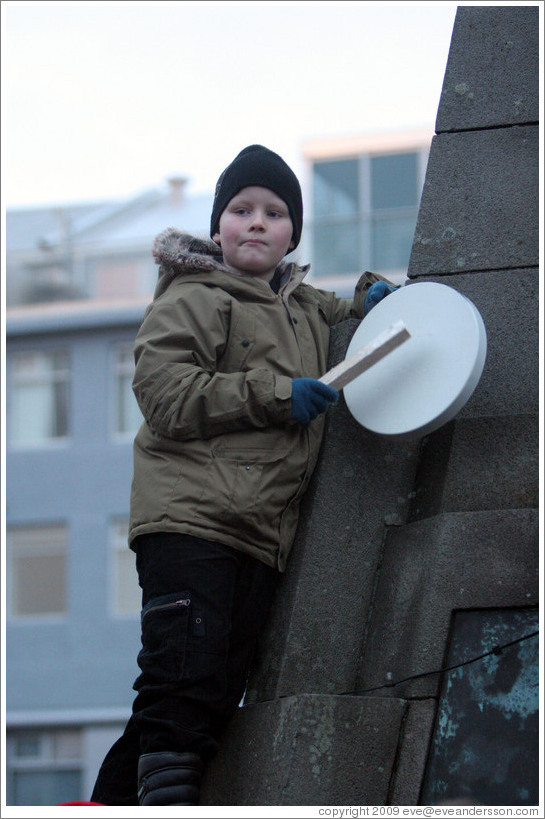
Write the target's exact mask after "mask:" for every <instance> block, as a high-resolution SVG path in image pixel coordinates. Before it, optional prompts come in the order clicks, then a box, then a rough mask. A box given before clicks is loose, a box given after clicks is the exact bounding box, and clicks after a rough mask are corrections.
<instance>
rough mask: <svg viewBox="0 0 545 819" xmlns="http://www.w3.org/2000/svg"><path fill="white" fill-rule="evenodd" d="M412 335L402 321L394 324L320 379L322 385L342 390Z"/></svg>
mask: <svg viewBox="0 0 545 819" xmlns="http://www.w3.org/2000/svg"><path fill="white" fill-rule="evenodd" d="M410 337H411V334H410V333H409V331H408V330H407V328H406V327H405V324H404V323H403V322H402V321H397V322H396V323H395V324H392V325H391V327H389V328H388V330H384V332H382V333H379V335H378V336H375V338H374V339H372V341H370V342H369V343H368V344H366V345H365V347H362V348H361V350H358V351H357V353H354V355H351V356H349V357H348V358H345V360H344V361H341V363H340V364H337V366H336V367H333V368H332V369H331V370H328V371H327V372H326V373H325V375H322V377H321V378H320V379H319V381H322V383H324V384H327V385H328V387H333V388H334V389H336V390H342V389H343V387H346V385H347V384H349V383H350V381H353V380H354V378H357V377H358V375H361V373H363V372H365V370H368V369H369V367H372V366H373V364H376V363H377V361H380V360H381V359H382V358H384V356H386V355H388V353H391V352H392V350H395V349H396V347H399V346H400V344H403V342H405V341H407V339H408V338H410Z"/></svg>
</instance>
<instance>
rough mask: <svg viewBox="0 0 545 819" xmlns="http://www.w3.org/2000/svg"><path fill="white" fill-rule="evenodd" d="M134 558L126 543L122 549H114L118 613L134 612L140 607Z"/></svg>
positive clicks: (140, 600)
mask: <svg viewBox="0 0 545 819" xmlns="http://www.w3.org/2000/svg"><path fill="white" fill-rule="evenodd" d="M135 559H136V556H135V554H134V552H133V551H131V549H129V547H128V546H127V544H126V543H125V544H124V548H123V550H121V549H117V550H116V556H115V560H116V568H115V571H116V588H115V594H116V599H115V610H116V611H117V612H118V613H119V614H136V613H137V612H139V611H140V610H141V608H142V590H141V588H140V586H139V585H138V575H137V573H136V566H135Z"/></svg>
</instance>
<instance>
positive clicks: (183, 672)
mask: <svg viewBox="0 0 545 819" xmlns="http://www.w3.org/2000/svg"><path fill="white" fill-rule="evenodd" d="M243 559H244V555H243V554H242V553H240V552H237V551H236V550H234V549H231V548H230V547H228V546H223V545H222V544H219V543H213V542H210V541H206V540H201V539H199V538H193V537H189V536H185V535H178V534H158V535H151V536H146V537H142V538H141V539H140V543H139V545H138V552H137V565H138V571H139V576H140V584H141V586H142V589H143V605H144V608H143V612H142V650H141V652H140V654H139V656H138V664H139V666H140V669H141V672H142V673H141V674H140V676H139V677H138V679H137V680H136V682H135V684H134V687H135V689H136V690H137V691H138V695H137V697H136V699H135V702H134V705H133V720H134V723H135V725H136V726H137V727H138V729H139V730H140V737H141V752H142V753H143V754H146V753H155V752H159V751H177V752H188V751H189V752H193V753H197V754H199V756H201V757H202V758H203V759H204V760H206V759H208V758H209V757H211V756H212V755H213V754H214V752H215V750H216V748H217V741H216V737H215V731H214V721H215V714H216V712H217V711H218V708H219V709H221V708H223V707H224V698H225V690H226V685H227V682H226V668H227V657H228V653H229V643H230V636H231V627H232V626H231V621H232V615H233V607H234V603H235V594H236V584H237V575H238V571H239V566H240V563H241V562H242V561H243Z"/></svg>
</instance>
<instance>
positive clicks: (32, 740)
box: [15, 732, 42, 757]
mask: <svg viewBox="0 0 545 819" xmlns="http://www.w3.org/2000/svg"><path fill="white" fill-rule="evenodd" d="M41 747H42V746H41V735H40V734H32V733H28V732H25V733H22V734H20V735H19V736H18V737H17V741H16V744H15V748H16V754H17V756H18V757H39V756H40V751H41Z"/></svg>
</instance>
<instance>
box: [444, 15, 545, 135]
mask: <svg viewBox="0 0 545 819" xmlns="http://www.w3.org/2000/svg"><path fill="white" fill-rule="evenodd" d="M538 21H539V9H538V8H537V7H534V8H531V7H521V6H520V5H517V6H515V4H513V6H498V7H490V6H487V7H482V8H475V7H474V6H472V7H469V6H461V7H460V8H458V11H457V14H456V22H455V25H454V30H453V34H452V42H451V48H450V53H449V59H448V62H447V68H446V71H445V77H444V81H443V90H442V93H441V99H440V102H439V112H438V115H437V121H436V131H437V133H440V132H441V131H462V130H468V129H477V128H491V127H493V126H500V127H503V126H505V125H520V124H521V123H528V122H537V121H538V119H539V71H538V66H539V26H538Z"/></svg>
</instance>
